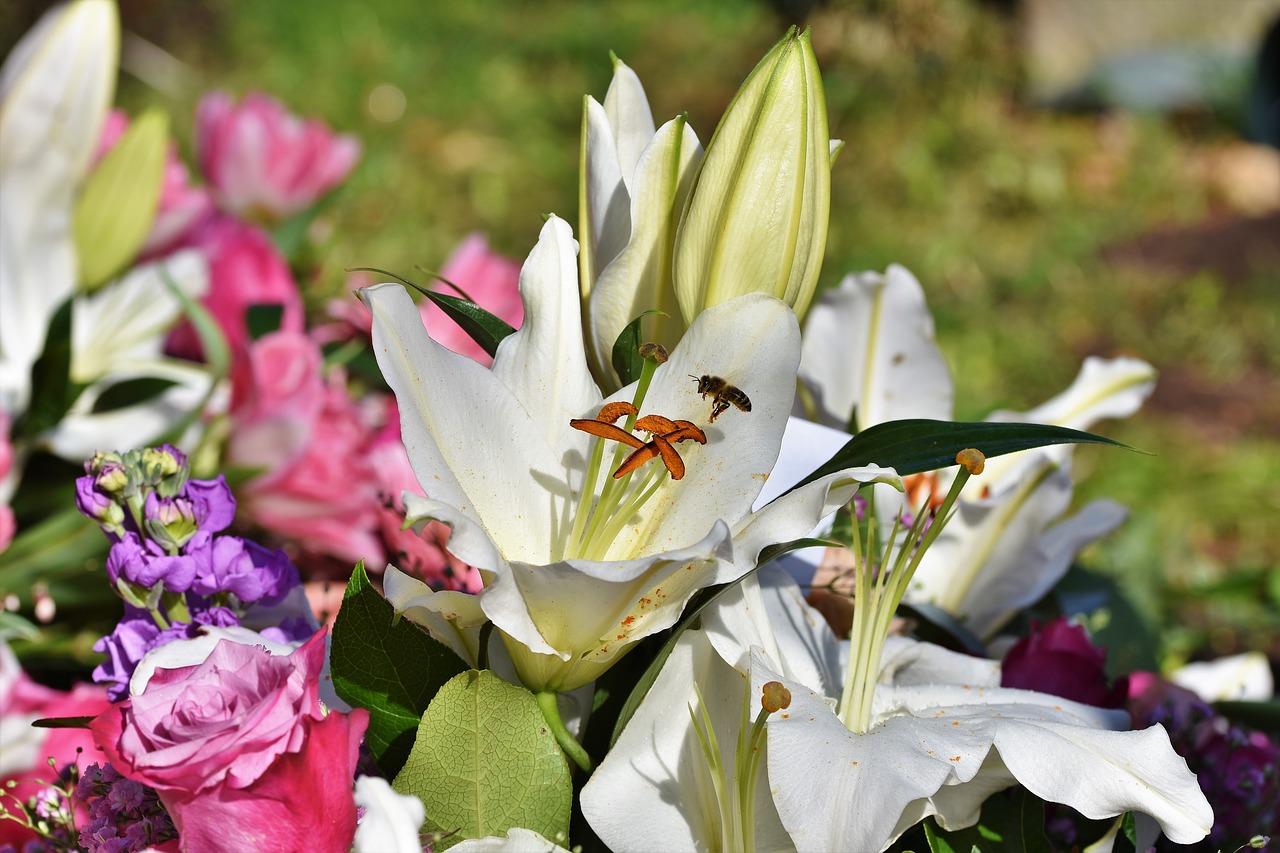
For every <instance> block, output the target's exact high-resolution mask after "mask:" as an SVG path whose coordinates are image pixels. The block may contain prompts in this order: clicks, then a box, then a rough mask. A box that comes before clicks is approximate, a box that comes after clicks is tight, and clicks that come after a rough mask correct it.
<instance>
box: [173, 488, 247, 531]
mask: <svg viewBox="0 0 1280 853" xmlns="http://www.w3.org/2000/svg"><path fill="white" fill-rule="evenodd" d="M183 494H184V495H185V496H186V498H187V500H189V501H191V505H192V507H194V509H195V517H196V524H197V525H198V526H199V527H200V530H202V531H203V532H205V533H221V532H222V531H224V530H226V529H227V528H228V527H230V526H231V522H232V521H234V520H235V517H236V499H235V497H234V496H233V495H232V494H231V487H230V486H228V485H227V478H226V477H224V476H222V475H221V474H219V475H218V478H217V479H216V480H188V481H187V487H186V489H184V490H183Z"/></svg>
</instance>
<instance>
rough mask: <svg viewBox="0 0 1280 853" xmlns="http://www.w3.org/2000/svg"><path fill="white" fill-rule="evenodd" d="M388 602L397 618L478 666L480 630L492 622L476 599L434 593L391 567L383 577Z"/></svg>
mask: <svg viewBox="0 0 1280 853" xmlns="http://www.w3.org/2000/svg"><path fill="white" fill-rule="evenodd" d="M382 582H383V589H384V590H385V592H386V596H387V601H389V602H391V605H392V606H393V607H394V608H395V611H396V613H397V614H399V615H401V616H404V618H406V619H408V620H409V621H410V622H413V623H415V624H417V625H421V626H422V627H424V628H426V629H427V633H429V634H430V635H431V636H432V637H433V638H434V639H436V640H438V641H439V642H441V643H444V644H445V645H446V646H448V647H449V648H450V649H452V650H453V653H454V654H456V655H457V656H458V657H460V658H462V659H463V660H464V661H466V662H467V664H468V665H469V666H473V667H474V666H476V665H477V662H478V661H479V651H480V626H481V625H483V624H484V623H485V622H487V621H488V617H486V616H485V615H484V611H482V610H481V609H480V602H479V601H478V600H477V599H476V597H475V596H474V595H471V594H469V593H465V592H457V591H456V590H433V589H432V588H431V587H429V586H427V585H426V584H425V583H423V582H422V581H420V580H418V579H417V578H415V577H413V576H411V575H408V574H405V573H404V572H402V571H400V570H399V569H398V568H396V567H395V566H392V565H388V566H387V568H386V571H385V573H384V574H383V576H382Z"/></svg>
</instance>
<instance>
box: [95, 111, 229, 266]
mask: <svg viewBox="0 0 1280 853" xmlns="http://www.w3.org/2000/svg"><path fill="white" fill-rule="evenodd" d="M128 127H129V117H128V116H127V115H126V114H125V113H124V112H123V111H121V110H112V111H111V113H110V114H109V115H108V116H107V120H106V122H105V124H103V126H102V138H101V139H99V140H98V150H97V152H96V153H95V154H94V162H95V163H97V162H99V161H101V160H102V158H103V157H105V156H106V155H107V152H108V151H110V150H111V149H112V148H114V147H115V145H116V143H117V142H119V141H120V137H121V136H123V135H124V132H125V130H126V129H128ZM212 213H213V199H212V198H210V196H209V191H208V190H206V189H205V188H204V187H197V186H193V185H192V184H191V178H190V175H189V173H188V172H187V167H186V165H185V164H184V163H183V162H182V160H181V159H180V158H179V157H178V148H177V145H175V144H173V143H172V142H171V143H170V144H169V152H168V154H167V156H166V157H165V164H164V183H163V184H162V185H161V187H160V206H159V209H158V210H157V211H156V218H155V221H154V222H153V223H152V224H151V232H150V233H149V234H147V240H146V242H145V243H143V245H142V251H141V252H140V253H139V255H140V257H143V258H148V257H155V256H157V255H160V254H164V253H165V252H167V251H169V250H170V249H173V248H176V247H177V246H178V244H179V243H180V242H182V240H183V239H184V238H186V237H187V235H189V234H190V233H191V231H192V229H194V228H195V227H196V226H197V225H199V224H200V223H201V222H203V221H204V220H205V219H207V218H208V217H209V215H210V214H212Z"/></svg>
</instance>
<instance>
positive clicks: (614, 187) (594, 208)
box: [578, 96, 631, 297]
mask: <svg viewBox="0 0 1280 853" xmlns="http://www.w3.org/2000/svg"><path fill="white" fill-rule="evenodd" d="M582 146H583V151H582V155H581V156H582V178H581V180H582V187H581V188H580V190H579V195H580V197H579V200H578V201H579V204H580V205H581V208H582V212H581V219H580V221H579V224H578V231H579V232H580V233H579V235H578V236H579V237H580V238H581V239H582V249H581V251H582V257H581V266H580V269H581V271H582V278H581V281H580V282H579V286H580V288H581V292H582V295H583V296H584V297H585V296H586V295H587V294H588V293H590V292H591V287H592V285H593V284H594V283H595V280H596V278H597V277H599V275H600V272H601V270H603V269H604V268H605V267H607V266H608V265H609V262H610V261H612V260H613V259H614V258H615V257H617V255H618V252H621V251H622V247H623V246H625V245H627V238H628V237H629V236H630V234H631V213H630V208H631V198H630V196H628V194H627V187H626V185H625V184H624V183H623V181H622V167H621V166H620V165H619V164H618V146H617V142H616V140H615V139H614V136H613V128H612V127H610V126H609V116H608V114H606V113H605V109H604V107H602V106H600V103H599V102H598V101H596V99H595V98H592V97H590V96H588V97H586V98H584V99H583V108H582Z"/></svg>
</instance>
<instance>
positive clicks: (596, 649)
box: [480, 522, 729, 683]
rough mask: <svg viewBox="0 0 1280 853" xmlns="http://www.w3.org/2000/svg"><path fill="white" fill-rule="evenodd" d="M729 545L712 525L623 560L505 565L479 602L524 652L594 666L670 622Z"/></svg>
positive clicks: (725, 532)
mask: <svg viewBox="0 0 1280 853" xmlns="http://www.w3.org/2000/svg"><path fill="white" fill-rule="evenodd" d="M728 542H729V530H728V528H726V527H725V526H724V524H723V522H716V523H715V525H714V527H713V528H712V529H711V531H710V532H709V533H707V534H706V535H705V536H704V537H703V538H702V539H701V540H699V541H698V542H695V543H694V544H692V545H689V546H687V547H685V548H680V549H675V550H672V551H667V552H659V553H656V554H646V555H644V556H640V557H637V558H635V559H630V560H619V561H611V562H597V561H594V560H562V561H560V562H556V563H552V564H550V565H529V564H527V563H518V562H512V563H510V564H509V565H508V566H507V567H506V568H505V569H504V570H502V572H501V573H500V574H499V575H498V576H497V577H496V578H495V579H494V580H493V581H492V583H490V584H489V585H487V586H486V588H485V590H484V592H482V593H481V594H480V604H481V606H482V607H483V608H484V612H485V614H486V615H487V616H488V617H489V618H490V619H492V620H493V623H494V624H495V625H496V626H497V627H499V628H501V629H502V630H503V631H505V632H506V633H507V634H509V635H511V636H512V637H513V638H514V639H516V640H517V641H519V642H520V643H522V644H523V645H524V646H526V647H527V648H528V649H530V650H531V651H533V652H535V653H538V654H544V655H552V656H555V657H557V658H558V659H559V660H562V661H568V660H570V659H573V660H574V662H575V663H580V664H583V665H594V664H598V663H602V662H604V661H608V660H611V659H612V658H614V657H616V656H617V655H618V654H620V653H621V652H622V651H623V650H625V649H626V648H627V647H628V646H629V645H630V644H631V643H634V642H636V641H637V640H640V639H643V638H644V637H647V636H649V635H651V634H654V633H656V632H658V631H661V630H664V629H666V628H670V627H671V626H672V625H674V624H675V623H676V621H677V620H679V618H680V614H681V612H682V611H683V610H684V605H685V604H686V603H688V601H689V599H690V598H692V597H693V595H694V594H695V593H696V592H697V591H698V590H700V589H702V588H703V587H705V586H708V585H710V584H711V583H712V582H713V580H714V578H715V567H714V565H713V564H711V563H709V561H710V560H712V559H714V558H716V557H721V558H724V557H726V556H727V552H728V550H729V549H728ZM549 663H550V662H549ZM587 680H593V679H587ZM584 683H585V682H584Z"/></svg>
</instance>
